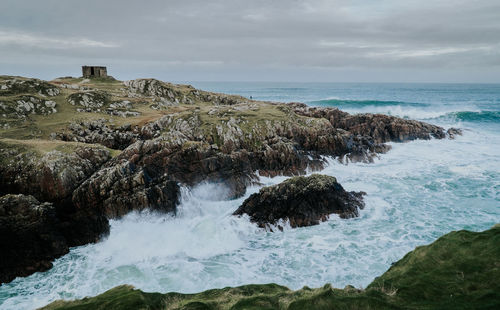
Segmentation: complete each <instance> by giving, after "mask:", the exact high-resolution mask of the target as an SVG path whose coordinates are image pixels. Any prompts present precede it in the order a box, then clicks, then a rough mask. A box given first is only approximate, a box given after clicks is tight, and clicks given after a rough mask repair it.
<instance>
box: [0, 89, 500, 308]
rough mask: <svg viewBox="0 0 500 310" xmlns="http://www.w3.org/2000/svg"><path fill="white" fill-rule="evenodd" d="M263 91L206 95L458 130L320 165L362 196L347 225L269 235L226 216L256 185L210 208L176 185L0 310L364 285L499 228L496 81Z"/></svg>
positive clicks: (207, 197)
mask: <svg viewBox="0 0 500 310" xmlns="http://www.w3.org/2000/svg"><path fill="white" fill-rule="evenodd" d="M214 85H215V84H214ZM266 85H267V84H256V85H253V86H252V85H249V84H248V83H247V84H231V85H229V86H228V85H227V84H219V85H218V87H216V86H217V85H215V86H212V88H211V89H213V90H217V91H224V92H231V93H241V94H243V95H248V96H249V95H252V96H253V97H254V98H257V99H265V100H271V99H274V100H277V99H279V98H278V97H280V98H282V99H280V100H286V101H293V100H295V101H298V100H302V101H308V102H310V104H312V105H327V106H337V107H340V108H341V109H343V110H347V111H349V112H353V113H360V112H381V113H390V114H393V115H398V116H401V117H409V118H417V119H422V120H425V121H428V122H431V123H434V124H438V125H441V126H443V127H445V128H448V127H450V126H455V127H461V128H464V135H463V136H462V137H459V138H457V139H456V140H430V141H415V142H411V143H403V144H392V146H393V149H392V150H391V151H390V152H389V153H387V154H384V155H381V156H380V158H379V159H378V160H376V162H375V163H373V164H363V163H356V164H349V165H343V164H340V163H338V162H336V161H335V160H333V159H331V160H330V165H329V166H328V167H327V168H326V169H325V170H324V171H323V172H322V173H325V174H328V175H333V176H336V177H337V179H338V180H339V182H341V183H342V184H343V186H344V187H345V188H346V189H348V190H362V191H365V192H367V193H368V195H367V196H366V205H367V206H366V208H365V209H364V210H362V211H361V216H360V217H359V218H356V219H350V220H342V219H339V218H338V217H336V216H333V217H332V218H331V219H330V220H329V221H328V222H325V223H322V224H321V225H318V226H313V227H307V228H300V229H285V230H284V231H283V232H275V233H270V232H266V231H263V230H261V229H258V228H257V227H256V226H255V225H253V224H250V223H249V221H248V219H247V218H244V217H243V218H236V217H233V216H231V213H232V212H233V211H234V210H235V209H236V208H237V207H238V206H239V205H240V204H241V202H242V201H243V200H244V199H245V198H246V197H248V196H249V195H250V194H251V193H253V192H255V191H257V190H258V188H257V187H254V188H251V189H249V190H248V192H247V194H246V196H245V197H242V198H241V199H238V200H231V201H221V200H220V199H219V197H222V196H223V192H224V189H223V188H220V187H217V186H214V185H211V184H203V185H200V186H198V187H197V188H194V189H192V190H188V189H184V190H183V193H182V202H181V205H180V207H179V208H180V212H179V214H178V215H177V216H176V217H171V216H168V215H158V214H146V213H143V214H136V213H134V214H130V215H128V216H126V217H125V218H124V219H122V220H119V221H112V222H111V234H110V236H109V237H108V238H107V239H106V240H103V241H102V242H100V243H97V244H91V245H87V246H82V247H77V248H73V249H72V250H71V252H70V253H69V254H68V255H66V256H64V257H61V258H60V259H58V260H56V261H55V263H54V268H52V269H51V270H49V271H47V272H44V273H36V274H34V275H32V276H29V277H26V278H18V279H16V280H14V281H13V282H11V283H9V284H5V285H2V286H1V287H0V308H2V309H4V308H5V309H31V308H35V307H38V306H43V305H45V304H47V303H48V302H50V301H53V300H55V299H60V298H81V297H84V296H90V295H96V294H99V293H101V292H103V291H105V290H107V289H109V288H112V287H114V286H116V285H119V284H125V283H127V284H132V285H134V286H136V287H138V288H140V289H143V290H145V291H159V292H167V291H177V292H198V291H202V290H205V289H209V288H218V287H224V286H235V285H242V284H249V283H269V282H275V283H279V284H283V285H287V286H289V287H291V288H293V289H297V288H300V287H302V286H304V285H308V286H311V287H318V286H322V285H324V284H325V283H327V282H329V283H332V284H333V285H334V286H336V287H343V286H345V285H347V284H352V285H355V286H366V285H367V284H369V283H370V282H371V281H372V280H373V278H374V277H375V276H377V275H380V274H382V273H383V272H384V271H385V270H387V268H388V267H389V266H390V264H391V263H392V262H394V261H396V260H398V259H400V258H401V257H402V256H403V255H404V254H405V253H407V252H408V251H410V250H412V249H413V248H414V247H415V246H418V245H422V244H427V243H430V242H432V241H434V240H435V239H436V238H438V237H439V236H441V235H443V234H445V233H447V232H449V231H451V230H458V229H470V230H476V231H479V230H484V229H487V228H489V227H491V226H492V225H493V224H495V223H497V222H500V121H499V119H498V113H499V111H500V86H494V85H483V86H479V85H471V86H463V85H462V86H456V85H448V86H447V85H438V86H435V85H431V86H428V85H427V86H426V85H385V86H384V85H382V86H377V85H372V84H367V85H365V86H362V85H361V86H360V85H357V84H356V85H357V86H352V87H351V88H349V87H348V86H345V85H344V84H342V85H340V86H339V85H333V86H331V87H328V86H327V85H323V84H321V85H320V86H321V87H320V86H317V85H316V84H313V85H311V84H304V85H302V86H300V85H295V84H291V85H288V86H286V85H285V86H286V87H285V86H283V85H281V84H280V85H268V86H266ZM196 86H201V88H205V89H210V87H209V86H210V85H196ZM467 87H468V89H467ZM481 87H482V91H481V90H480V89H481ZM248 88H251V89H252V91H251V92H249V91H248ZM292 88H293V90H290V89H292ZM290 92H291V93H292V94H290ZM266 94H267V95H266ZM259 96H262V97H259ZM266 96H267V97H266ZM333 96H336V97H337V98H335V99H331V98H332V97H333ZM283 98H284V99H283ZM324 98H326V99H324ZM321 99H324V100H321ZM284 179H285V178H283V177H278V178H273V179H268V178H264V179H262V181H263V183H264V184H266V185H269V184H276V183H279V182H281V181H283V180H284Z"/></svg>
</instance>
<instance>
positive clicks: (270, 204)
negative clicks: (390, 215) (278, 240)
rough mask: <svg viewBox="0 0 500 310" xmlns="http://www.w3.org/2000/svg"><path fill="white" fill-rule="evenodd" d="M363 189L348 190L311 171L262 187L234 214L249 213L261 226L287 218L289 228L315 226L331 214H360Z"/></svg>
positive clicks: (331, 178)
mask: <svg viewBox="0 0 500 310" xmlns="http://www.w3.org/2000/svg"><path fill="white" fill-rule="evenodd" d="M364 194H365V193H363V192H347V191H345V190H344V188H343V187H342V186H341V185H340V184H339V183H337V180H336V179H335V178H334V177H330V176H325V175H319V174H313V175H311V176H309V177H304V176H300V177H293V178H290V179H288V180H286V181H284V182H282V183H280V184H278V185H274V186H269V187H264V188H262V189H261V190H260V191H259V192H258V193H256V194H253V195H251V196H250V197H249V198H248V199H246V200H245V201H244V202H243V204H242V205H241V206H240V207H239V208H238V209H237V210H236V211H235V212H234V213H233V214H234V215H243V214H248V215H249V216H250V220H251V221H252V222H255V223H257V224H258V225H259V226H260V227H263V228H264V227H269V225H276V224H279V221H280V220H284V221H286V220H287V221H289V223H290V226H291V227H302V226H311V225H317V224H319V222H321V221H325V220H327V219H328V217H329V215H330V214H332V213H335V214H338V215H339V216H340V217H341V218H352V217H357V216H358V215H359V209H362V208H363V207H364V202H363V195H364Z"/></svg>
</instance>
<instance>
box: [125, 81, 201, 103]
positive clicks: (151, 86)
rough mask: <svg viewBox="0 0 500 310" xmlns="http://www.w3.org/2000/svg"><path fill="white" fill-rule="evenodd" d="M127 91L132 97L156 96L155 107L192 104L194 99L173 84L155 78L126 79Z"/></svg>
mask: <svg viewBox="0 0 500 310" xmlns="http://www.w3.org/2000/svg"><path fill="white" fill-rule="evenodd" d="M123 84H124V85H125V86H126V87H127V88H126V91H127V92H128V95H129V96H131V97H137V96H149V97H156V98H157V99H156V100H155V102H156V103H155V104H154V105H153V108H154V109H160V108H162V107H168V106H172V105H178V104H179V103H184V104H192V103H193V101H192V99H190V98H189V97H186V96H185V95H184V94H182V93H181V92H180V91H178V90H176V89H174V87H173V86H172V84H170V83H165V82H162V81H158V80H155V79H137V80H131V81H125V82H123Z"/></svg>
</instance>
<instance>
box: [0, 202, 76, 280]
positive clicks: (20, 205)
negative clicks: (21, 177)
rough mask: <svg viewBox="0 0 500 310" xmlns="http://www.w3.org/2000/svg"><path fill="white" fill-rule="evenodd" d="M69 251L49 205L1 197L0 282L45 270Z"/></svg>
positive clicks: (52, 207) (53, 211) (51, 206)
mask: <svg viewBox="0 0 500 310" xmlns="http://www.w3.org/2000/svg"><path fill="white" fill-rule="evenodd" d="M68 251H69V247H68V244H67V242H66V239H65V238H64V236H63V235H62V234H61V232H60V231H59V229H58V219H57V216H56V211H55V208H54V206H53V205H52V204H51V203H46V202H45V203H40V202H39V201H38V200H36V199H35V198H34V197H33V196H25V195H6V196H2V197H0V252H1V253H2V255H1V256H0V283H4V282H10V281H11V280H13V279H14V278H15V277H17V276H27V275H30V274H32V273H34V272H36V271H45V270H47V269H49V268H51V267H52V263H51V261H52V260H53V259H55V258H57V257H59V256H61V255H64V254H66V253H68Z"/></svg>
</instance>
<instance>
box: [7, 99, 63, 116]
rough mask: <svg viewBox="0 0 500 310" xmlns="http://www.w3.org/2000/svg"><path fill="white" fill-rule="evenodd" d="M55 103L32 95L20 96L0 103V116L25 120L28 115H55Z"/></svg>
mask: <svg viewBox="0 0 500 310" xmlns="http://www.w3.org/2000/svg"><path fill="white" fill-rule="evenodd" d="M56 106H57V104H56V102H55V101H53V100H47V99H43V98H39V97H36V96H32V95H21V96H17V97H14V98H13V99H11V100H5V101H0V115H4V117H10V118H25V117H26V116H28V115H49V114H53V113H57V109H56Z"/></svg>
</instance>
